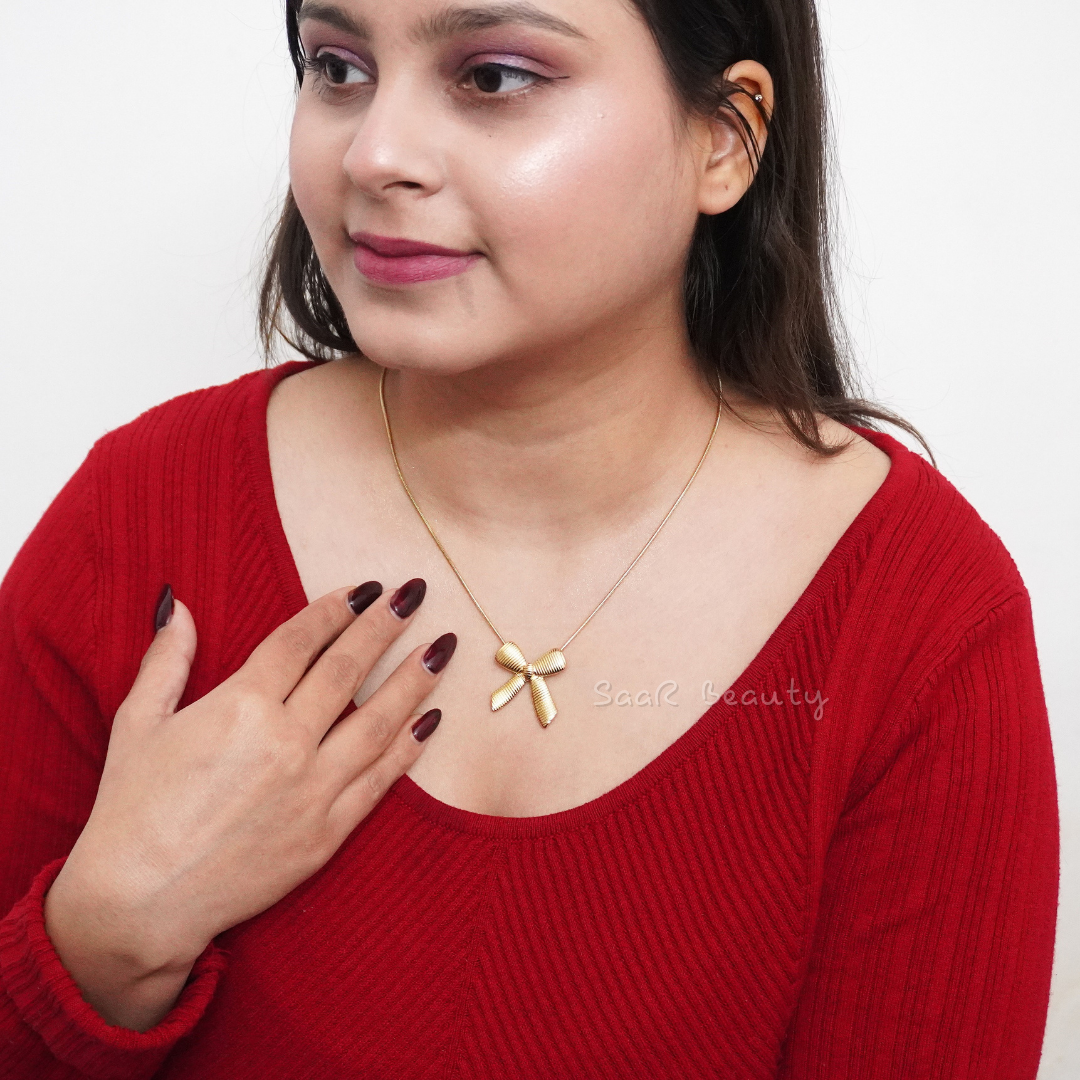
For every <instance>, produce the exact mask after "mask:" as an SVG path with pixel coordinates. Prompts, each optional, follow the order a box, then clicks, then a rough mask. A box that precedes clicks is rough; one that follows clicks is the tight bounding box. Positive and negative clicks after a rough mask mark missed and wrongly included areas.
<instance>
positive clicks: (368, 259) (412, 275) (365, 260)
mask: <svg viewBox="0 0 1080 1080" xmlns="http://www.w3.org/2000/svg"><path fill="white" fill-rule="evenodd" d="M350 239H351V240H352V241H353V242H354V243H355V244H356V248H355V250H354V252H353V262H354V264H355V265H356V269H357V270H359V271H360V273H361V274H363V275H364V277H366V278H368V279H369V280H371V281H376V282H379V283H380V284H385V285H411V284H413V283H414V282H418V281H434V280H436V279H438V278H445V277H453V276H454V275H455V274H460V273H463V272H464V271H465V270H468V269H469V267H470V266H472V264H473V263H474V262H476V261H477V259H480V258H482V256H481V255H480V254H479V252H466V251H455V250H454V249H453V248H444V247H439V246H438V245H436V244H426V243H423V242H422V241H419V240H406V239H399V238H396V237H390V236H378V235H377V234H375V233H350Z"/></svg>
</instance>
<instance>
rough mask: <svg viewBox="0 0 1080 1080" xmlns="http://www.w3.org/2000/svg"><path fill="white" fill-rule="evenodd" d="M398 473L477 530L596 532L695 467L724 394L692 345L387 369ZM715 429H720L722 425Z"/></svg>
mask: <svg viewBox="0 0 1080 1080" xmlns="http://www.w3.org/2000/svg"><path fill="white" fill-rule="evenodd" d="M385 393H386V407H387V413H388V415H389V418H390V423H391V427H392V430H393V434H394V442H395V444H396V447H397V450H398V457H399V459H400V462H401V467H402V471H403V473H404V474H405V477H406V479H407V481H408V483H409V486H410V488H412V490H413V493H414V495H415V496H416V498H417V500H418V501H419V502H420V503H421V506H422V507H424V508H425V512H427V511H430V512H431V514H432V515H433V516H434V517H435V518H437V519H438V520H439V521H440V522H444V523H447V524H449V525H450V527H451V528H453V527H455V526H457V525H461V526H462V527H464V528H467V529H468V531H469V533H470V534H471V535H473V536H476V537H477V538H479V537H480V536H483V537H484V538H485V539H487V540H490V541H494V542H498V541H504V540H510V539H513V540H514V542H515V544H516V545H517V544H521V543H522V538H523V536H527V537H528V538H529V539H528V540H527V541H526V543H527V544H529V545H530V546H531V544H535V545H537V546H546V545H549V544H550V543H551V542H552V541H553V540H556V539H557V540H558V541H559V542H560V543H561V544H565V543H567V542H570V543H574V542H575V541H578V542H584V543H588V541H589V540H590V539H593V538H596V537H598V536H600V535H610V533H611V530H612V528H613V526H614V527H620V526H630V525H633V524H634V523H636V522H638V521H639V520H641V519H642V518H646V517H650V516H655V513H656V509H657V508H658V507H660V506H661V505H663V504H665V503H667V504H670V500H671V498H673V497H674V495H675V494H677V493H678V491H679V489H680V488H681V486H682V485H683V484H684V483H685V481H686V479H687V478H688V477H689V475H690V473H691V472H692V470H693V468H694V465H695V464H696V462H697V460H698V458H699V457H700V456H701V452H702V450H703V449H704V447H705V444H706V441H707V439H708V436H709V432H710V430H711V428H712V425H713V422H714V420H715V417H716V399H715V395H714V393H713V391H712V389H711V388H710V387H709V385H708V383H707V381H706V379H705V377H704V376H703V375H702V373H701V372H700V370H699V368H698V367H697V365H696V363H695V361H694V359H693V357H692V355H691V354H690V352H689V350H688V349H686V348H679V347H671V346H669V347H668V348H667V349H664V348H658V347H657V343H655V342H650V343H648V345H641V346H639V347H636V348H633V349H624V350H621V351H620V352H619V353H618V354H612V353H608V354H607V355H606V356H605V355H599V354H598V353H597V352H593V353H592V355H589V353H588V352H586V351H585V350H582V349H580V348H579V349H576V350H574V351H573V353H572V354H571V353H568V354H567V355H566V356H565V357H551V356H550V355H549V356H548V357H546V358H545V360H544V361H543V362H542V363H541V362H535V363H520V362H515V363H511V362H504V363H495V364H489V365H485V366H484V367H482V368H477V369H473V370H471V371H468V372H464V373H460V374H452V375H445V374H432V373H429V372H424V371H417V370H403V371H390V372H388V373H387V377H386V384H385ZM718 439H719V436H718Z"/></svg>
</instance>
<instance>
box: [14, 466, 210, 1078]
mask: <svg viewBox="0 0 1080 1080" xmlns="http://www.w3.org/2000/svg"><path fill="white" fill-rule="evenodd" d="M98 453H100V450H99V449H98V448H95V449H94V450H92V451H91V452H90V454H89V455H88V456H87V458H86V459H85V460H84V462H83V463H82V465H81V466H80V468H79V469H78V470H77V471H76V472H75V474H74V475H73V476H72V477H71V479H70V480H69V481H68V482H67V484H65V486H64V488H63V490H62V491H61V492H60V493H59V494H58V495H57V497H56V498H55V500H54V501H53V502H52V504H51V505H50V506H49V508H48V510H47V511H46V513H45V514H44V516H43V517H42V518H41V520H40V521H39V522H38V524H37V526H36V528H35V529H34V531H33V532H32V533H31V535H30V537H29V538H28V539H27V541H26V543H25V544H24V545H23V547H22V548H21V550H20V551H19V554H18V556H17V557H16V559H15V561H14V563H13V564H12V566H11V568H10V570H9V571H8V573H7V575H6V576H5V578H4V581H3V584H2V586H0V836H2V837H3V843H2V847H0V1075H2V1076H4V1077H10V1078H12V1080H21V1078H26V1080H31V1078H33V1080H43V1078H52V1077H55V1078H69V1077H72V1078H73V1077H80V1076H84V1075H88V1074H91V1075H105V1074H108V1075H111V1076H116V1077H125V1078H126V1077H131V1078H136V1077H146V1076H150V1075H151V1074H152V1073H153V1072H154V1070H155V1069H156V1068H157V1066H158V1064H159V1063H160V1061H161V1060H162V1059H163V1058H164V1056H165V1055H166V1054H167V1053H168V1051H169V1050H170V1049H171V1047H172V1046H173V1044H174V1043H175V1042H176V1040H177V1039H178V1038H180V1037H181V1036H182V1035H184V1034H186V1033H187V1032H189V1031H190V1030H191V1029H192V1027H193V1026H194V1025H195V1023H196V1022H197V1021H198V1019H199V1017H200V1016H201V1015H202V1012H203V1010H204V1009H205V1007H206V1004H207V1003H208V1001H209V1000H210V997H211V995H212V994H213V991H214V986H215V985H216V982H217V978H218V972H219V970H220V968H221V965H222V961H221V956H220V954H219V953H218V952H217V950H216V949H213V948H211V949H208V950H207V952H206V953H205V954H204V955H203V957H201V958H200V960H199V962H198V964H197V965H196V967H195V969H194V970H193V971H192V975H191V978H190V980H189V981H188V984H187V987H186V989H185V990H184V992H183V994H182V995H181V998H180V1000H179V1001H178V1002H177V1005H176V1007H175V1008H174V1009H173V1010H172V1011H171V1013H170V1014H169V1015H168V1016H167V1017H166V1018H165V1019H164V1020H163V1021H162V1022H161V1023H160V1024H158V1025H157V1026H156V1027H155V1028H153V1029H152V1030H150V1031H147V1032H144V1033H139V1032H135V1031H129V1030H127V1029H124V1028H117V1027H113V1026H111V1025H109V1024H106V1023H105V1022H104V1021H103V1020H102V1019H101V1017H100V1016H99V1015H98V1014H97V1013H96V1012H95V1011H94V1010H93V1009H92V1008H91V1007H90V1006H89V1005H88V1004H87V1003H86V1002H85V1001H84V1000H83V998H82V995H81V993H80V991H79V988H78V986H77V985H76V984H75V983H74V982H73V980H72V979H71V977H70V976H69V975H68V973H67V971H66V970H65V969H64V966H63V964H62V963H61V961H60V959H59V957H58V956H57V954H56V952H55V950H54V949H53V947H52V943H51V941H50V939H49V937H48V934H47V933H46V932H45V924H44V918H43V899H44V896H45V893H46V890H47V889H48V886H49V885H50V884H51V882H52V880H53V878H54V877H55V876H56V873H57V872H58V870H59V869H60V866H61V865H62V862H63V858H64V857H65V856H66V855H67V853H68V852H69V851H70V850H71V847H72V845H73V844H74V843H75V841H76V839H77V838H78V836H79V834H80V832H81V831H82V828H83V826H84V825H85V823H86V820H87V818H88V817H89V814H90V810H91V807H92V806H93V803H94V798H95V794H96V792H97V787H98V781H99V778H100V775H101V770H102V766H103V764H104V761H105V754H106V748H107V746H108V740H109V727H110V725H109V723H108V722H107V721H106V719H105V717H104V716H102V714H101V711H100V709H99V707H98V702H97V700H96V697H95V686H96V670H97V669H96V665H97V651H98V643H99V641H100V635H101V634H102V632H103V628H102V625H101V613H100V611H99V610H98V604H99V600H100V585H101V581H100V560H99V558H98V541H97V535H98V528H99V521H98V509H97V498H96V490H95V465H96V457H97V454H98ZM4 916H6V917H4Z"/></svg>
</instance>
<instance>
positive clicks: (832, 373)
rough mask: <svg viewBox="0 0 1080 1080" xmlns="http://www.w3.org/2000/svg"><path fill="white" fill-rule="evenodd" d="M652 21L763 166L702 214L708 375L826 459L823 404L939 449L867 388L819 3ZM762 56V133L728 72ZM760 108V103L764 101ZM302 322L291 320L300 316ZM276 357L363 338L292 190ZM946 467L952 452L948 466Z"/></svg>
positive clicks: (690, 282) (263, 330)
mask: <svg viewBox="0 0 1080 1080" xmlns="http://www.w3.org/2000/svg"><path fill="white" fill-rule="evenodd" d="M633 3H634V5H635V6H636V8H637V9H638V11H639V12H640V14H641V16H642V18H643V19H644V21H645V22H646V24H647V25H648V27H649V29H650V30H651V32H652V34H653V37H654V38H655V40H656V43H657V45H658V47H659V51H660V54H661V56H662V58H663V61H664V64H665V66H666V68H667V73H668V77H669V79H670V82H671V85H672V87H673V89H674V91H675V94H676V96H677V98H678V99H679V101H680V102H681V103H682V104H683V106H684V108H685V109H686V110H687V112H688V113H690V112H697V113H700V114H701V115H706V116H708V115H713V114H716V113H717V112H720V113H723V114H726V116H727V117H728V118H729V119H730V121H731V122H732V124H733V125H734V126H735V128H736V131H738V132H739V134H740V137H741V138H742V139H743V141H744V143H745V144H746V146H747V149H748V150H749V151H750V153H751V156H752V157H753V159H754V160H755V162H756V164H757V174H756V176H755V179H754V182H753V184H752V185H751V186H750V189H749V191H748V192H747V193H746V195H745V196H744V197H743V198H742V199H741V200H740V202H739V203H738V204H736V206H734V207H733V208H732V209H731V210H728V211H727V212H726V213H723V214H715V215H706V214H702V215H700V216H699V218H698V223H697V227H696V229H695V232H694V237H693V240H692V242H691V245H690V251H689V253H688V258H687V264H686V273H685V279H684V297H685V315H686V323H687V329H688V332H689V337H690V340H691V343H692V345H693V347H694V351H695V353H696V355H697V357H698V359H699V361H700V363H701V364H702V366H703V368H704V370H705V371H706V372H708V373H715V374H718V375H719V376H720V378H721V379H722V380H723V385H724V386H725V387H726V388H732V389H735V390H737V391H738V392H740V393H741V394H743V395H745V397H746V398H747V399H749V400H750V401H751V402H753V403H755V404H758V405H763V406H765V407H766V408H771V409H773V410H775V412H776V414H777V415H779V416H780V417H781V419H782V420H783V423H784V424H785V426H786V427H787V429H788V430H789V431H790V432H791V434H792V435H793V436H794V437H795V438H796V439H797V440H798V441H799V442H800V443H801V444H803V445H804V446H806V447H808V448H810V449H812V450H813V451H815V452H816V453H818V454H821V455H823V456H831V455H833V454H836V453H839V452H840V451H841V450H842V449H843V447H842V446H841V445H837V444H829V443H826V442H825V441H824V440H823V439H822V438H821V434H820V432H819V429H818V424H817V419H816V416H815V414H816V413H823V414H825V415H826V416H829V417H832V418H833V419H834V420H838V421H840V422H841V423H857V424H861V425H862V426H864V427H870V428H877V426H878V425H877V424H876V423H875V422H874V421H876V420H884V421H886V422H888V423H891V424H894V425H896V426H897V427H900V428H902V429H903V430H904V431H906V432H908V433H909V434H910V435H912V436H913V437H914V438H915V439H917V440H918V441H919V442H920V443H921V444H922V446H923V447H924V448H925V449H926V451H927V453H928V454H929V456H930V460H931V461H932V462H934V455H933V452H932V451H931V450H930V447H929V445H928V444H927V442H926V440H925V439H924V438H923V436H922V435H921V434H920V433H919V432H918V431H917V430H916V429H915V428H914V427H913V426H912V425H911V424H910V423H909V422H908V421H906V420H904V419H903V418H902V417H900V416H898V415H897V414H896V413H893V412H892V411H890V410H888V409H886V408H884V407H882V406H880V405H877V404H875V403H873V402H871V401H868V400H866V399H864V398H862V397H860V396H857V393H858V390H857V377H856V374H855V370H854V366H853V365H852V363H851V361H850V356H849V353H848V350H847V349H846V348H845V347H842V346H843V343H844V342H845V340H846V339H845V336H844V334H843V327H842V323H841V321H840V318H839V314H838V310H837V303H836V294H835V288H834V282H833V275H832V265H831V248H830V236H829V203H828V191H829V189H828V151H829V140H828V131H827V124H826V117H827V108H826V101H825V80H824V72H823V59H822V49H821V39H820V34H819V29H818V21H817V13H816V10H815V7H814V0H633ZM299 7H300V0H286V3H285V22H286V32H287V36H288V42H289V52H290V54H291V56H292V61H293V65H294V67H295V69H296V77H297V83H298V85H300V84H302V82H303V76H304V63H303V61H304V57H303V50H302V46H301V43H300V35H299V33H298V30H297V13H298V10H299ZM739 60H756V61H758V62H759V63H761V64H763V65H764V66H765V67H766V68H767V69H768V70H769V72H770V73H771V75H772V78H773V82H774V85H775V88H776V106H775V110H774V112H773V113H772V115H771V116H766V117H764V119H765V122H766V125H767V129H768V139H767V140H766V143H765V147H764V150H763V152H761V153H760V154H759V153H758V152H757V146H756V143H755V142H754V136H753V130H752V128H751V127H750V125H749V124H748V123H747V122H746V121H745V119H744V118H743V116H742V115H741V113H740V112H739V111H738V110H737V109H736V108H735V105H734V99H735V96H736V95H738V94H745V91H744V90H743V89H742V88H741V87H739V86H737V85H734V84H731V83H725V82H724V80H723V73H724V72H725V71H726V70H727V69H728V68H729V67H731V65H732V64H734V63H737V62H738V61H739ZM759 108H760V106H759ZM286 312H287V314H288V319H289V321H290V322H291V325H289V326H286V325H285V322H286V320H285V318H284V313H286ZM259 330H260V336H261V339H262V344H263V349H264V353H265V356H266V359H267V362H270V358H271V357H272V356H273V350H274V339H275V335H281V337H283V338H284V339H285V341H286V342H288V344H289V345H291V346H292V347H293V348H294V349H296V350H297V351H298V352H299V353H301V354H302V355H303V356H306V357H308V358H309V359H312V360H329V359H333V358H336V357H338V356H341V355H344V354H350V353H357V352H359V349H358V348H357V346H356V343H355V342H354V341H353V339H352V335H351V333H350V331H349V327H348V324H347V322H346V319H345V313H344V312H343V311H342V308H341V305H340V304H339V303H338V300H337V297H336V296H334V293H333V291H332V290H331V288H330V284H329V282H328V281H327V280H326V277H325V275H324V274H323V272H322V268H321V267H320V265H319V260H318V257H317V256H316V254H315V248H314V245H313V244H312V242H311V236H310V234H309V233H308V230H307V227H306V226H305V224H304V221H303V218H301V216H300V211H299V210H298V208H297V206H296V202H295V200H294V199H293V196H292V192H291V191H289V193H288V194H287V195H286V197H285V205H284V208H283V210H282V213H281V217H280V219H279V221H278V223H277V227H276V229H275V230H274V233H273V235H272V237H271V239H270V244H269V247H268V252H267V267H266V273H265V276H264V279H263V285H262V291H261V295H260V298H259ZM934 463H935V465H936V462H934Z"/></svg>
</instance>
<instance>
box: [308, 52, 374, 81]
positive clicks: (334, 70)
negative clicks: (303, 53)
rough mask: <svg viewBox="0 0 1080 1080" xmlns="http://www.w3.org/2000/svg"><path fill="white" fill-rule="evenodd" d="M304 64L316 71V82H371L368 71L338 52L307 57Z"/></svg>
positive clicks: (310, 69)
mask: <svg viewBox="0 0 1080 1080" xmlns="http://www.w3.org/2000/svg"><path fill="white" fill-rule="evenodd" d="M304 66H305V67H306V68H307V70H308V71H312V72H314V73H315V77H316V82H325V83H329V84H330V85H331V86H350V85H363V84H365V83H369V82H371V76H370V75H369V74H368V73H367V72H366V71H364V70H363V69H362V68H360V67H357V66H356V64H352V63H350V62H349V61H348V60H346V59H345V58H344V57H343V56H338V55H337V53H331V52H323V53H319V54H318V55H317V56H313V57H309V58H308V59H306V60H305V61H304Z"/></svg>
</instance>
